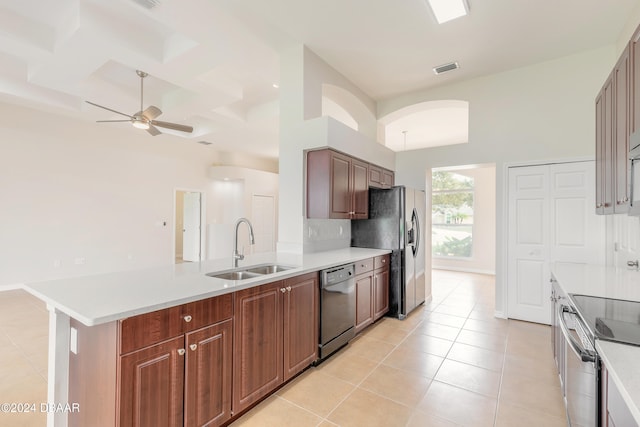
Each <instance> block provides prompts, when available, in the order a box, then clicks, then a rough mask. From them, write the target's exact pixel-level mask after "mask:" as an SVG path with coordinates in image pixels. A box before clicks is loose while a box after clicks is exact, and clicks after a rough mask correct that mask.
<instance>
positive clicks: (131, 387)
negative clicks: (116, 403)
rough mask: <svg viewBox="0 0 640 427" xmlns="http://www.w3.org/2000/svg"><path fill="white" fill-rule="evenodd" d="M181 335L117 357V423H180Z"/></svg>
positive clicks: (131, 426)
mask: <svg viewBox="0 0 640 427" xmlns="http://www.w3.org/2000/svg"><path fill="white" fill-rule="evenodd" d="M183 349H184V337H182V336H181V337H178V338H174V339H172V340H169V341H165V342H162V343H160V344H156V345H154V346H151V347H148V348H144V349H142V350H138V351H135V352H133V353H130V354H127V355H125V356H121V358H120V408H119V411H120V427H165V426H166V427H173V426H175V427H178V426H182V422H183V412H182V402H183V392H184V354H182V355H181V354H179V353H181V351H180V350H183Z"/></svg>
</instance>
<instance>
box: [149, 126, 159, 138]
mask: <svg viewBox="0 0 640 427" xmlns="http://www.w3.org/2000/svg"><path fill="white" fill-rule="evenodd" d="M147 132H149V133H150V134H151V135H152V136H156V135H160V134H161V133H162V132H160V131H159V130H158V128H156V127H155V126H152V125H149V129H147Z"/></svg>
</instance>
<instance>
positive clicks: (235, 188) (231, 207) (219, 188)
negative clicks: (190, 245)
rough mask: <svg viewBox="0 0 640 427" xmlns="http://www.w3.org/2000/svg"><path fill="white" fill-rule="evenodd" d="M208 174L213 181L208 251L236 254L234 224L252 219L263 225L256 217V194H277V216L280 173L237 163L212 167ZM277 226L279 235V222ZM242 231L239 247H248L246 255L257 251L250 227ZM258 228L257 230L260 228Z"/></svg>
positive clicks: (215, 255) (212, 255)
mask: <svg viewBox="0 0 640 427" xmlns="http://www.w3.org/2000/svg"><path fill="white" fill-rule="evenodd" d="M208 176H209V178H211V180H212V181H211V183H210V185H209V186H208V193H207V198H208V199H209V200H210V204H211V209H209V210H208V211H207V218H206V223H207V248H208V254H209V258H210V259H214V258H226V257H230V256H231V253H232V248H233V239H234V237H235V236H234V231H235V229H234V225H235V223H236V221H237V220H238V218H241V217H246V218H248V219H249V221H251V222H252V223H253V226H254V227H257V225H258V224H261V222H260V219H259V218H254V217H253V206H252V198H253V196H254V195H263V196H273V197H274V200H275V209H276V211H275V212H274V214H275V218H277V214H278V212H277V207H278V175H277V174H275V173H271V172H265V171H261V170H256V169H250V168H241V167H236V166H212V167H210V168H209V169H208ZM274 227H275V228H276V229H275V232H276V236H277V231H278V230H277V221H276V224H275V225H274ZM238 230H239V233H238V236H239V238H238V248H239V249H240V248H242V247H244V251H245V252H244V253H245V254H250V253H254V252H256V250H255V248H256V247H257V246H253V245H251V244H250V241H249V233H248V231H247V227H246V226H245V225H241V226H240V228H239V229H238ZM255 231H256V233H257V229H256V230H255ZM256 239H257V236H256ZM257 243H258V242H256V244H257ZM263 243H264V242H260V245H259V246H260V247H261V246H263ZM274 249H275V248H274Z"/></svg>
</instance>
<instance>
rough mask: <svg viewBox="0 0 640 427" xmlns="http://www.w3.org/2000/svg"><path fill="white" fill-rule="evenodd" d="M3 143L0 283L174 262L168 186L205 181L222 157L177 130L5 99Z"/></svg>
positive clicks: (0, 111) (0, 110)
mask: <svg viewBox="0 0 640 427" xmlns="http://www.w3.org/2000/svg"><path fill="white" fill-rule="evenodd" d="M0 153H2V154H1V155H0V200H2V202H1V203H2V208H1V209H0V242H1V244H0V286H6V285H10V284H14V283H24V282H32V281H40V280H46V279H53V278H60V277H68V276H76V275H84V274H93V273H100V272H107V271H114V270H124V269H132V268H144V267H148V266H153V265H159V264H169V263H171V262H173V257H174V253H173V240H174V229H173V216H174V209H173V200H174V192H175V189H176V188H189V189H200V190H202V191H205V189H206V188H207V186H208V185H209V183H210V180H209V178H208V177H207V168H208V166H209V165H211V164H214V163H216V162H219V161H220V160H221V159H220V155H219V153H216V152H215V151H214V150H212V149H211V147H205V146H202V145H199V144H196V143H195V142H192V141H189V140H185V139H182V138H175V137H170V136H167V135H160V136H156V137H151V136H150V135H148V134H147V133H146V132H139V133H136V132H132V131H130V130H129V129H128V128H127V129H120V128H119V127H116V126H109V125H104V124H96V123H92V122H84V121H78V120H74V119H70V118H67V117H63V116H57V115H51V114H47V113H43V112H39V111H36V110H31V109H28V108H22V107H19V106H16V105H7V104H0ZM206 202H207V205H208V204H209V203H210V201H209V200H206ZM207 209H211V207H210V206H207ZM165 223H166V225H164V224H165ZM81 259H84V263H83V264H80V265H76V261H77V262H82V260H81Z"/></svg>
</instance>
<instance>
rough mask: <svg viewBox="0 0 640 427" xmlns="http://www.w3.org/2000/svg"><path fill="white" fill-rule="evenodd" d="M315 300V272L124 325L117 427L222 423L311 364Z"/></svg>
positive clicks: (315, 347) (315, 341)
mask: <svg viewBox="0 0 640 427" xmlns="http://www.w3.org/2000/svg"><path fill="white" fill-rule="evenodd" d="M318 300H319V288H318V273H317V272H313V273H308V274H303V275H301V276H297V277H292V278H289V279H286V280H281V281H277V282H273V283H268V284H265V285H261V286H256V287H254V288H249V289H245V290H241V291H238V292H235V293H233V294H228V295H223V296H220V297H216V298H212V299H209V300H203V301H197V302H194V303H189V304H185V305H183V306H180V307H172V308H169V309H166V310H159V311H158V312H154V313H149V314H144V315H140V316H134V317H131V318H129V319H125V320H123V321H120V322H119V323H118V325H119V332H118V355H117V360H118V380H117V386H114V389H115V388H116V387H117V390H118V391H117V403H116V411H115V413H117V418H118V421H119V423H118V427H173V426H186V427H196V426H197V427H204V426H206V427H216V426H221V425H224V424H226V423H228V422H229V421H230V420H231V419H232V418H233V416H234V415H238V414H240V413H241V412H243V411H244V410H246V409H247V408H249V407H250V406H252V405H254V404H255V403H256V402H258V401H259V400H261V399H263V398H264V397H266V396H268V395H269V394H271V393H272V392H273V390H275V389H276V388H277V387H279V386H280V385H282V384H283V383H284V382H285V381H287V380H289V379H291V378H293V377H294V376H295V375H297V374H298V373H300V372H301V371H303V370H304V369H305V368H307V367H308V366H310V365H311V364H312V363H313V362H314V361H315V360H316V359H317V351H318V332H319V331H318V325H319V323H318V308H317V307H318ZM212 322H215V323H212ZM194 325H197V328H194ZM114 331H115V330H114ZM114 334H115V332H114ZM167 334H173V335H174V336H173V337H169V338H165V337H166V335H167ZM161 338H163V340H162V341H161V342H158V340H159V339H161ZM114 340H115V337H114ZM111 360H113V359H111ZM112 413H114V412H112ZM110 424H111V423H110Z"/></svg>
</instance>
